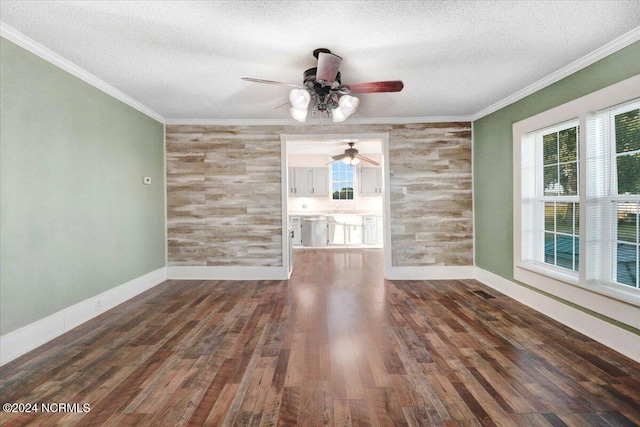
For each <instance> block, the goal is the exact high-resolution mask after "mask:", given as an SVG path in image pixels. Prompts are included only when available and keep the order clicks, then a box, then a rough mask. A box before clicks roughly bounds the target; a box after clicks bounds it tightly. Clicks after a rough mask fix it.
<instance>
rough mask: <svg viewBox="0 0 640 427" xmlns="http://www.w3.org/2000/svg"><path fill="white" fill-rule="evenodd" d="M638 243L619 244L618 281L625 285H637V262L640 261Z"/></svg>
mask: <svg viewBox="0 0 640 427" xmlns="http://www.w3.org/2000/svg"><path fill="white" fill-rule="evenodd" d="M636 248H637V246H636V245H626V244H624V243H620V244H618V259H617V260H616V261H617V269H616V271H617V281H618V282H619V283H623V284H625V285H630V286H637V285H636V281H637V277H636V271H637V270H636V263H637V262H638V255H637V250H636Z"/></svg>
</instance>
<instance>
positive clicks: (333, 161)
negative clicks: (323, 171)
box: [325, 160, 337, 166]
mask: <svg viewBox="0 0 640 427" xmlns="http://www.w3.org/2000/svg"><path fill="white" fill-rule="evenodd" d="M335 162H337V160H332V161H330V162H329V163H327V164H326V165H325V166H329V165H330V164H331V163H335Z"/></svg>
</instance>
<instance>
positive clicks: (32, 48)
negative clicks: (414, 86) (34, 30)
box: [0, 21, 640, 126]
mask: <svg viewBox="0 0 640 427" xmlns="http://www.w3.org/2000/svg"><path fill="white" fill-rule="evenodd" d="M0 36H2V37H4V38H6V39H7V40H9V41H11V42H13V43H15V44H17V45H19V46H21V47H23V48H24V49H26V50H28V51H29V52H31V53H33V54H35V55H37V56H39V57H41V58H42V59H44V60H46V61H48V62H50V63H52V64H54V65H56V66H58V67H60V68H62V69H63V70H65V71H67V72H69V73H70V74H72V75H74V76H76V77H78V78H79V79H81V80H83V81H85V82H86V83H89V84H90V85H92V86H94V87H96V88H97V89H99V90H101V91H103V92H105V93H106V94H108V95H111V96H113V97H114V98H116V99H118V100H120V101H122V102H124V103H125V104H127V105H129V106H130V107H133V108H135V109H136V110H138V111H140V112H142V113H144V114H146V115H147V116H149V117H151V118H153V119H155V120H157V121H159V122H161V123H163V124H169V125H202V126H205V125H209V126H263V125H264V126H269V125H271V126H313V125H324V124H331V125H334V126H341V125H349V124H351V125H367V124H410V123H444V122H473V121H475V120H478V119H480V118H482V117H485V116H487V115H489V114H491V113H494V112H496V111H498V110H500V109H502V108H504V107H506V106H508V105H511V104H513V103H515V102H517V101H519V100H521V99H523V98H525V97H527V96H529V95H531V94H533V93H535V92H537V91H539V90H540V89H543V88H545V87H547V86H549V85H551V84H553V83H555V82H557V81H559V80H562V79H563V78H565V77H567V76H569V75H571V74H573V73H575V72H577V71H580V70H581V69H583V68H585V67H587V66H589V65H591V64H593V63H595V62H597V61H599V60H601V59H603V58H605V57H607V56H609V55H611V54H612V53H615V52H617V51H618V50H620V49H623V48H625V47H627V46H629V45H630V44H632V43H635V42H636V41H639V40H640V27H636V28H634V29H633V30H631V31H629V32H627V33H626V34H623V35H622V36H620V37H618V38H617V39H615V40H613V41H611V42H609V43H607V44H606V45H604V46H602V47H600V48H598V49H596V50H595V51H593V52H591V53H589V54H587V55H585V56H584V57H582V58H580V59H578V60H576V61H574V62H572V63H571V64H569V65H567V66H566V67H563V68H561V69H559V70H557V71H555V72H553V73H552V74H550V75H548V76H546V77H544V78H542V79H540V80H538V81H537V82H535V83H533V84H531V85H529V86H527V87H525V88H524V89H521V90H519V91H518V92H516V93H514V94H512V95H510V96H508V97H506V98H504V99H502V100H500V101H498V102H496V103H495V104H492V105H490V106H488V107H486V108H483V109H482V110H480V111H478V112H476V113H475V114H472V115H464V116H427V117H378V118H351V119H349V121H348V122H347V123H339V124H335V123H332V122H330V121H329V120H328V119H327V120H326V121H323V122H320V119H316V120H310V121H309V122H307V123H304V124H299V123H294V121H293V120H292V119H288V118H287V119H179V118H165V117H163V116H162V115H160V114H159V113H157V112H155V111H154V110H152V109H151V108H149V107H147V106H145V105H143V104H142V103H140V102H138V101H136V100H135V99H133V98H131V97H130V96H128V95H126V94H125V93H123V92H121V91H120V90H118V89H116V88H114V87H113V86H111V85H109V84H108V83H106V82H104V81H103V80H101V79H99V78H98V77H96V76H94V75H93V74H91V73H89V72H88V71H86V70H84V69H83V68H81V67H79V66H77V65H75V64H74V63H72V62H71V61H68V60H67V59H65V58H63V57H61V56H60V55H58V54H56V53H55V52H53V51H51V50H50V49H48V48H46V47H44V46H42V45H41V44H39V43H37V42H36V41H34V40H32V39H30V38H29V37H27V36H25V35H24V34H22V33H21V32H19V31H18V30H16V29H14V28H13V27H11V26H9V25H7V24H6V23H4V22H2V21H0Z"/></svg>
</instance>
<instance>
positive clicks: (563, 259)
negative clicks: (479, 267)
mask: <svg viewBox="0 0 640 427" xmlns="http://www.w3.org/2000/svg"><path fill="white" fill-rule="evenodd" d="M578 141H579V126H578V122H577V121H576V120H573V121H570V122H565V123H562V124H560V125H556V126H553V127H549V128H545V129H542V130H539V131H536V132H533V133H530V134H529V135H527V136H526V138H524V140H523V147H522V152H523V171H522V181H523V188H522V193H523V195H524V196H525V197H523V205H524V206H523V207H524V209H523V211H522V212H523V217H522V222H523V224H524V225H525V228H526V229H527V230H528V233H527V236H526V238H525V239H523V241H522V243H523V254H525V256H526V258H525V259H526V260H527V261H529V262H532V263H544V264H547V265H551V266H554V267H559V268H562V269H568V270H571V271H577V270H578V266H579V246H580V245H579V232H580V228H579V215H578V213H579V209H580V200H579V188H578V182H579V172H580V167H579V165H580V163H579V158H580V155H579V152H580V150H579V144H578Z"/></svg>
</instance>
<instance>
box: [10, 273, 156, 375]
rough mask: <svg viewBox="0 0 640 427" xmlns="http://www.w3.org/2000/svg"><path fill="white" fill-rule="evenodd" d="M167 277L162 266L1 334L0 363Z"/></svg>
mask: <svg viewBox="0 0 640 427" xmlns="http://www.w3.org/2000/svg"><path fill="white" fill-rule="evenodd" d="M165 280H167V268H166V267H162V268H159V269H157V270H154V271H151V272H149V273H147V274H144V275H142V276H140V277H136V278H135V279H132V280H130V281H128V282H126V283H123V284H122V285H120V286H117V287H115V288H112V289H109V290H108V291H106V292H103V293H101V294H99V295H96V296H94V297H91V298H88V299H86V300H84V301H81V302H79V303H77V304H74V305H72V306H70V307H67V308H64V309H62V310H60V311H58V312H57V313H54V314H52V315H50V316H47V317H45V318H44V319H40V320H37V321H35V322H33V323H31V324H29V325H26V326H23V327H22V328H20V329H17V330H15V331H13V332H9V333H8V334H5V335H3V336H1V337H0V366H1V365H4V364H5V363H8V362H10V361H12V360H13V359H16V358H18V357H20V356H22V355H23V354H25V353H27V352H29V351H31V350H33V349H35V348H36V347H39V346H41V345H42V344H44V343H46V342H48V341H51V340H52V339H54V338H56V337H58V336H60V335H62V334H64V333H65V332H67V331H70V330H71V329H73V328H75V327H76V326H78V325H80V324H82V323H84V322H86V321H88V320H91V319H93V318H94V317H96V316H98V315H100V314H102V313H103V312H105V311H107V310H109V309H111V308H113V307H115V306H116V305H119V304H122V303H123V302H125V301H127V300H129V299H131V298H133V297H135V296H136V295H138V294H140V293H142V292H144V291H146V290H148V289H151V288H153V287H154V286H156V285H158V284H160V283H162V282H164V281H165Z"/></svg>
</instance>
